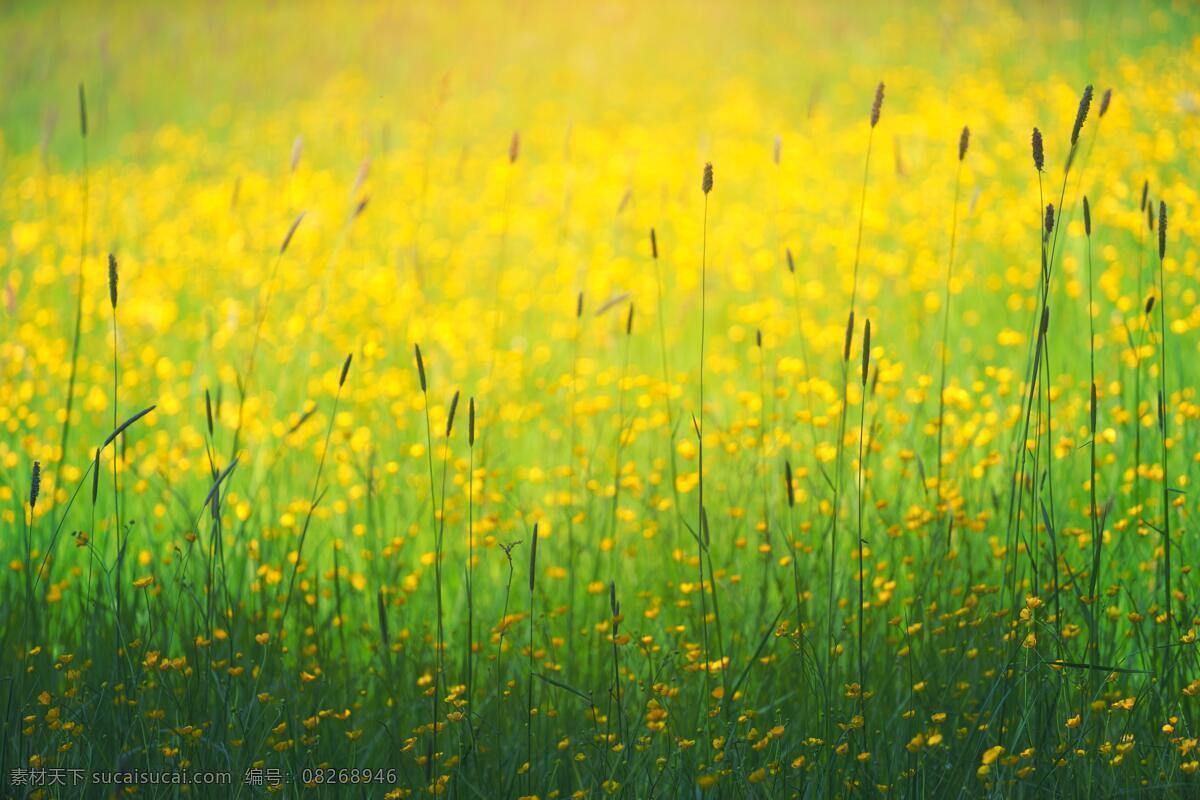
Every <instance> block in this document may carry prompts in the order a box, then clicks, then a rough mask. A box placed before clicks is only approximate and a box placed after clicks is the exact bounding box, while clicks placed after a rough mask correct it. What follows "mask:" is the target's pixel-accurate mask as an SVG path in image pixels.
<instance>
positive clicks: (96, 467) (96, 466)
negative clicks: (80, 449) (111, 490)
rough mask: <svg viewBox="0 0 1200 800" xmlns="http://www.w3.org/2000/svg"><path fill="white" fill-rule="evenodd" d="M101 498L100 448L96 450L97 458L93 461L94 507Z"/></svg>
mask: <svg viewBox="0 0 1200 800" xmlns="http://www.w3.org/2000/svg"><path fill="white" fill-rule="evenodd" d="M99 497H100V448H99V447H97V448H96V456H95V458H93V459H92V507H93V508H95V507H96V500H97V499H98V498H99Z"/></svg>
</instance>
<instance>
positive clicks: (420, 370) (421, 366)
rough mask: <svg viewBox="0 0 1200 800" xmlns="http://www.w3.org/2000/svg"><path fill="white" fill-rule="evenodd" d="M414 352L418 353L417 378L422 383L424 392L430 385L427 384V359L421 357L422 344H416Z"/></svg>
mask: <svg viewBox="0 0 1200 800" xmlns="http://www.w3.org/2000/svg"><path fill="white" fill-rule="evenodd" d="M413 352H415V353H416V354H417V380H418V381H419V382H420V384H421V391H422V392H424V391H426V390H427V389H428V387H427V386H426V385H425V360H424V359H423V358H421V345H419V344H414V345H413Z"/></svg>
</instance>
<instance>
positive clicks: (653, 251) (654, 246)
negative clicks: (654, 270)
mask: <svg viewBox="0 0 1200 800" xmlns="http://www.w3.org/2000/svg"><path fill="white" fill-rule="evenodd" d="M650 255H651V257H653V258H654V260H655V261H658V237H657V236H655V235H654V228H651V229H650Z"/></svg>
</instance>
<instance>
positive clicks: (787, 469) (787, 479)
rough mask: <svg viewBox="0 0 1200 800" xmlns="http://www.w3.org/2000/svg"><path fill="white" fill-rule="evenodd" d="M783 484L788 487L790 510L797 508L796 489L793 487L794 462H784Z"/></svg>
mask: <svg viewBox="0 0 1200 800" xmlns="http://www.w3.org/2000/svg"><path fill="white" fill-rule="evenodd" d="M783 482H784V484H785V485H786V487H787V501H788V508H795V507H796V487H795V486H793V485H792V462H791V461H786V460H785V461H784V462H783Z"/></svg>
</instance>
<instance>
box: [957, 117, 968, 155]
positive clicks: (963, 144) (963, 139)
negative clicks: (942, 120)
mask: <svg viewBox="0 0 1200 800" xmlns="http://www.w3.org/2000/svg"><path fill="white" fill-rule="evenodd" d="M970 144H971V129H970V128H968V127H967V126H966V125H963V129H962V133H961V134H959V137H958V160H959V161H962V160H963V159H964V158H966V157H967V147H968V146H969V145H970Z"/></svg>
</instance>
